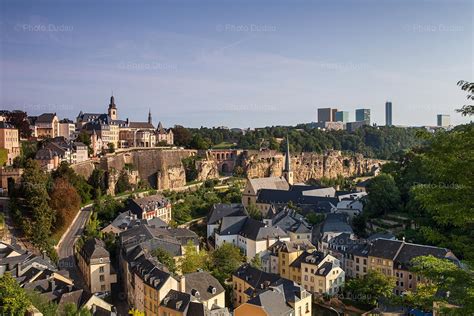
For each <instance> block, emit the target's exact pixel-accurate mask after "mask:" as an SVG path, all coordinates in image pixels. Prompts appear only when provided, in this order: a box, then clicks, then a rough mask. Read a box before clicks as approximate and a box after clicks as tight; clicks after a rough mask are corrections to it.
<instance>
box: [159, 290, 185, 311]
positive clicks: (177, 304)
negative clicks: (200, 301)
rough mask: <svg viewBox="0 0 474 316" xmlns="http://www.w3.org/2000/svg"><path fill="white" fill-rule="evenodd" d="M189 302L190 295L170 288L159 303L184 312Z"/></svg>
mask: <svg viewBox="0 0 474 316" xmlns="http://www.w3.org/2000/svg"><path fill="white" fill-rule="evenodd" d="M190 302H191V295H189V294H187V293H183V292H178V291H175V290H170V291H169V292H168V294H167V295H166V296H165V297H164V298H163V300H162V301H161V305H162V306H165V307H167V308H170V309H172V310H175V311H178V312H181V313H186V310H187V309H188V307H189V303H190Z"/></svg>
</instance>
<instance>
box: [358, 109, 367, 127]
mask: <svg viewBox="0 0 474 316" xmlns="http://www.w3.org/2000/svg"><path fill="white" fill-rule="evenodd" d="M356 121H357V122H362V121H365V122H366V123H367V124H370V109H357V110H356Z"/></svg>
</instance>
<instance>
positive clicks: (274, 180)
mask: <svg viewBox="0 0 474 316" xmlns="http://www.w3.org/2000/svg"><path fill="white" fill-rule="evenodd" d="M249 182H250V184H251V186H252V187H253V189H254V190H255V192H258V191H259V190H261V189H274V190H289V188H290V185H289V184H288V182H287V181H286V179H285V178H284V177H268V178H257V179H249Z"/></svg>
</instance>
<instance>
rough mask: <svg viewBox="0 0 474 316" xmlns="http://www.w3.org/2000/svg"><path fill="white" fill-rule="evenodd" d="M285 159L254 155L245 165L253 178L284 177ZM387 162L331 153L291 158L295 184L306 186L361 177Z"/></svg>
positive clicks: (281, 155) (360, 156)
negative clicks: (321, 180)
mask: <svg viewBox="0 0 474 316" xmlns="http://www.w3.org/2000/svg"><path fill="white" fill-rule="evenodd" d="M284 163H285V157H284V155H283V154H281V153H273V154H272V155H268V154H267V153H265V154H252V155H249V156H247V157H246V158H245V159H244V160H243V162H242V164H243V167H244V170H245V171H246V173H247V176H248V177H250V178H259V177H273V176H281V175H282V170H283V167H284ZM383 163H384V162H383V161H381V160H377V159H370V158H364V157H363V156H362V155H360V154H355V155H343V154H342V153H341V152H340V151H329V152H328V153H326V154H316V153H301V154H299V155H292V156H291V170H292V171H293V175H294V180H295V182H306V181H308V180H309V179H320V178H323V177H325V178H336V177H337V176H339V175H340V176H343V177H352V176H361V175H364V174H368V173H370V172H373V171H375V170H376V169H377V168H379V167H380V166H381V165H382V164H383Z"/></svg>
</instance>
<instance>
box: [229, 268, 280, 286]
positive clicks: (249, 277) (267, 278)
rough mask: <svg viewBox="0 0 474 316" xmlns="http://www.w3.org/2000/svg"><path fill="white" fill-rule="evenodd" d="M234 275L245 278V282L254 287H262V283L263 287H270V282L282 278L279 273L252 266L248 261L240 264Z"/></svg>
mask: <svg viewBox="0 0 474 316" xmlns="http://www.w3.org/2000/svg"><path fill="white" fill-rule="evenodd" d="M233 275H234V276H235V277H237V278H239V279H242V280H245V282H247V283H248V284H249V285H250V286H251V287H253V288H254V289H261V288H262V285H263V287H268V286H270V284H272V283H274V282H275V281H277V280H278V279H280V276H279V275H278V274H273V273H268V272H264V271H262V270H259V269H256V268H254V267H252V266H251V265H250V264H248V263H246V264H244V265H242V266H240V267H239V268H238V269H237V270H236V271H235V272H234V273H233Z"/></svg>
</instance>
